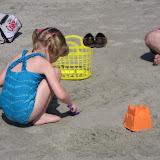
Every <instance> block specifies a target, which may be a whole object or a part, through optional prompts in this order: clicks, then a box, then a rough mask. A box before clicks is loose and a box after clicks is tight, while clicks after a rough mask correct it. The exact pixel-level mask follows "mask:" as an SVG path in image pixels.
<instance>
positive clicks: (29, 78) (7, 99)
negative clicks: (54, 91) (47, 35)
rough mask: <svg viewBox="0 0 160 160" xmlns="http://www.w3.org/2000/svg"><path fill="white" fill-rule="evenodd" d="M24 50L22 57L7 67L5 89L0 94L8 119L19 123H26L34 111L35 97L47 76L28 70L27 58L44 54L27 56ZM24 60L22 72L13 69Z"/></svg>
mask: <svg viewBox="0 0 160 160" xmlns="http://www.w3.org/2000/svg"><path fill="white" fill-rule="evenodd" d="M27 52H28V51H27V50H24V51H23V53H22V57H21V58H19V59H18V60H16V61H15V62H13V63H12V64H11V65H10V66H9V67H8V69H7V72H6V77H5V81H4V84H3V89H2V92H1V95H0V105H1V108H2V110H3V112H4V113H5V115H6V116H7V118H8V119H10V120H11V121H14V122H18V123H22V124H23V123H24V124H26V123H27V122H28V119H29V117H30V115H31V113H32V111H33V107H34V103H35V97H36V93H37V88H38V85H39V83H40V82H41V81H42V79H43V78H44V77H45V76H44V75H43V74H37V73H33V72H29V71H27V70H26V65H27V59H29V58H32V57H35V56H41V57H43V58H45V57H44V55H43V54H41V53H33V54H31V55H27V56H25V54H26V53H27ZM21 62H22V70H21V72H13V71H11V69H12V68H14V67H15V66H16V65H17V64H18V63H21Z"/></svg>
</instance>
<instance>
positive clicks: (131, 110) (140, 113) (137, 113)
mask: <svg viewBox="0 0 160 160" xmlns="http://www.w3.org/2000/svg"><path fill="white" fill-rule="evenodd" d="M124 126H125V127H126V128H128V129H129V130H131V131H139V130H141V129H151V128H152V120H151V116H150V111H149V107H144V106H143V104H139V105H138V107H134V106H133V105H129V106H128V112H127V113H126V117H125V120H124Z"/></svg>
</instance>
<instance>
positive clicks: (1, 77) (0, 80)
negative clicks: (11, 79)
mask: <svg viewBox="0 0 160 160" xmlns="http://www.w3.org/2000/svg"><path fill="white" fill-rule="evenodd" d="M9 65H10V63H9V64H8V65H7V67H6V68H4V69H3V71H2V72H1V73H0V87H3V83H4V80H5V77H6V72H7V69H8V67H9Z"/></svg>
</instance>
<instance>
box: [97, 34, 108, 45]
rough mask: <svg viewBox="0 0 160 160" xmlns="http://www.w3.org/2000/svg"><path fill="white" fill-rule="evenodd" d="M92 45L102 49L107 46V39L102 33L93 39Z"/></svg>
mask: <svg viewBox="0 0 160 160" xmlns="http://www.w3.org/2000/svg"><path fill="white" fill-rule="evenodd" d="M94 44H95V47H97V48H100V47H104V46H105V45H106V44H107V38H106V37H105V35H104V34H103V33H98V34H97V35H96V37H95V42H94Z"/></svg>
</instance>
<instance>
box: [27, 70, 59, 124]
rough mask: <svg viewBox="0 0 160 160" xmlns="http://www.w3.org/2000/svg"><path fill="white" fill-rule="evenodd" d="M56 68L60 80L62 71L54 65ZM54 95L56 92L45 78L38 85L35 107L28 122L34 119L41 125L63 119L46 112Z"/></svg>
mask: <svg viewBox="0 0 160 160" xmlns="http://www.w3.org/2000/svg"><path fill="white" fill-rule="evenodd" d="M54 69H55V71H56V75H57V79H58V80H59V81H60V79H61V71H60V70H59V69H58V68H56V67H54ZM53 95H54V93H53V91H52V89H51V87H50V85H49V84H48V82H47V80H46V79H43V80H42V82H41V83H40V84H39V86H38V90H37V94H36V98H35V105H34V109H33V112H32V114H31V116H30V118H29V120H28V122H31V121H33V124H34V125H40V124H44V123H51V122H57V121H60V120H61V118H60V117H59V116H56V115H52V114H48V113H45V112H46V109H47V107H48V105H49V103H50V101H51V99H52V97H53Z"/></svg>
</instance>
